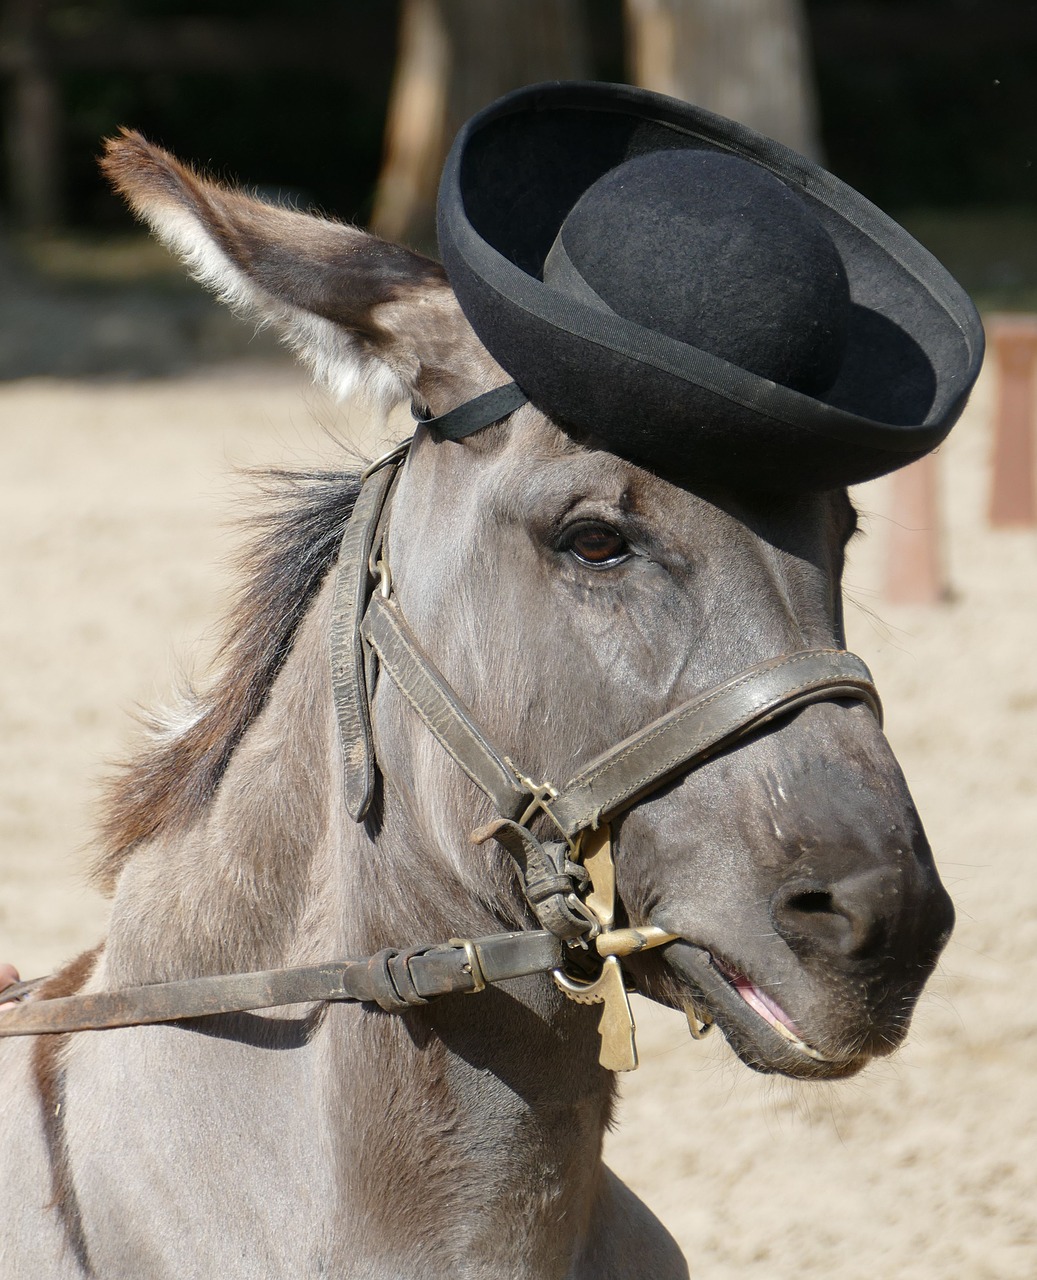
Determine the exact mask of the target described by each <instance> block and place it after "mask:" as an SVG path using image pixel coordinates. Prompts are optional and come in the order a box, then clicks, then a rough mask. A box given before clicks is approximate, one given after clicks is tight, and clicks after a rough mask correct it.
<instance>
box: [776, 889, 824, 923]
mask: <svg viewBox="0 0 1037 1280" xmlns="http://www.w3.org/2000/svg"><path fill="white" fill-rule="evenodd" d="M785 905H786V907H787V908H788V910H789V911H798V912H799V913H800V914H801V915H805V916H813V915H822V914H830V913H831V912H832V911H833V906H832V895H831V894H830V893H825V892H824V891H823V890H821V889H807V890H806V891H804V892H803V893H794V894H793V895H792V897H791V898H789V900H788V902H787V903H786V904H785Z"/></svg>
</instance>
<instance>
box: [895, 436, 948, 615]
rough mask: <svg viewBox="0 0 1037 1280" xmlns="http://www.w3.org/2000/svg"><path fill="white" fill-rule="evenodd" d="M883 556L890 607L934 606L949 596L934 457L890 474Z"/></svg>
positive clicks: (928, 457)
mask: <svg viewBox="0 0 1037 1280" xmlns="http://www.w3.org/2000/svg"><path fill="white" fill-rule="evenodd" d="M891 483H892V486H893V510H892V515H891V525H890V537H889V546H888V549H887V552H886V597H887V599H889V600H891V601H892V602H893V603H894V604H938V603H939V601H941V600H946V599H947V596H948V594H949V591H948V585H947V579H946V569H945V566H944V563H943V550H942V545H941V537H940V532H941V531H940V487H939V463H938V457H937V455H936V454H935V453H929V454H926V456H925V457H924V458H919V459H918V461H917V462H912V463H911V465H910V466H908V467H904V468H902V469H901V470H900V471H897V472H895V473H894V474H893V476H892V480H891Z"/></svg>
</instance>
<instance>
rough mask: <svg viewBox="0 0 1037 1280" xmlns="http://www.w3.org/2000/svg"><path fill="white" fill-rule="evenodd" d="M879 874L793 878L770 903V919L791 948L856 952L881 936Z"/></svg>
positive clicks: (875, 941)
mask: <svg viewBox="0 0 1037 1280" xmlns="http://www.w3.org/2000/svg"><path fill="white" fill-rule="evenodd" d="M880 880H881V877H873V876H872V875H870V874H868V873H864V874H863V875H858V876H849V877H846V878H845V879H843V880H839V881H837V882H836V883H835V884H833V885H831V886H827V887H826V886H824V885H821V884H818V883H817V881H811V880H807V881H803V880H800V881H792V882H791V883H789V884H786V885H783V886H782V888H780V889H779V890H778V891H777V893H776V894H775V895H774V897H773V899H772V901H771V920H772V922H773V924H774V927H775V929H776V930H777V931H778V933H779V934H780V935H781V936H782V937H783V938H784V939H785V941H786V942H788V943H789V945H790V946H792V947H793V948H794V949H795V950H799V951H821V952H826V953H828V954H833V953H834V954H839V955H844V956H860V955H861V954H862V953H863V952H865V951H870V950H872V949H873V948H874V947H875V946H877V945H878V944H879V943H880V941H881V937H882V935H883V934H884V927H883V919H884V915H885V905H886V904H885V903H884V901H883V894H882V893H881V892H880V888H881V885H880V883H879V882H880Z"/></svg>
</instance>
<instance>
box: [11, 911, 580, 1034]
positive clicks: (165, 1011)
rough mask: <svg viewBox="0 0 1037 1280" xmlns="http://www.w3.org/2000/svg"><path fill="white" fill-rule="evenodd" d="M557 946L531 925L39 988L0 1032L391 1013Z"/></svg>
mask: <svg viewBox="0 0 1037 1280" xmlns="http://www.w3.org/2000/svg"><path fill="white" fill-rule="evenodd" d="M562 947H563V944H562V941H561V939H559V938H557V937H555V936H554V934H552V933H549V932H548V931H547V930H545V929H535V930H534V929H531V930H524V931H521V932H518V933H500V934H492V935H491V936H489V937H485V938H476V939H474V940H471V941H468V940H459V939H451V941H450V942H449V943H442V944H439V945H435V946H430V947H417V948H413V949H411V950H409V951H406V952H398V951H395V950H392V949H389V950H386V951H380V952H379V953H378V954H377V955H375V956H372V957H371V958H370V959H369V960H342V961H338V962H335V963H331V964H317V965H306V966H303V967H301V968H295V969H268V970H265V971H263V972H259V973H245V974H220V975H216V976H213V977H206V978H187V979H184V980H182V981H179V982H160V983H154V984H151V985H148V986H141V987H129V988H126V989H124V990H121V991H98V992H91V993H90V994H87V995H74V996H60V997H57V998H55V999H53V1000H48V999H47V998H46V996H41V997H39V998H37V999H33V1000H29V1001H27V1002H25V1003H22V1004H19V1005H17V1006H16V1007H15V1008H14V1009H11V1010H10V1011H8V1012H6V1013H2V1014H0V1037H2V1036H29V1035H58V1034H61V1033H64V1032H68V1031H101V1030H106V1029H108V1028H111V1027H128V1026H140V1025H145V1024H148V1023H155V1022H174V1021H179V1020H180V1019H182V1018H198V1017H211V1016H212V1015H214V1014H221V1013H241V1012H244V1011H246V1010H249V1009H273V1008H277V1007H279V1006H281V1005H291V1004H309V1003H312V1002H315V1001H320V1002H323V1001H331V1002H342V1001H356V1002H364V1003H372V1004H377V1005H379V1006H380V1007H381V1008H382V1009H385V1010H386V1011H388V1012H399V1011H401V1010H403V1009H406V1008H410V1007H413V1006H414V1005H421V1004H427V1003H428V1001H429V1000H432V999H435V998H436V997H437V996H443V995H451V994H457V993H463V992H472V991H481V990H482V988H483V987H484V986H486V985H488V984H492V983H495V982H506V981H507V980H508V979H510V978H521V977H525V976H527V975H529V974H535V973H546V972H550V971H551V970H553V969H557V968H559V967H560V966H561V964H562Z"/></svg>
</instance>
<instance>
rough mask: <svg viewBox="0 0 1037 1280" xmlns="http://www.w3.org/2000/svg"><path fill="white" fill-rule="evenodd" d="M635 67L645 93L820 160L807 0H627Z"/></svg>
mask: <svg viewBox="0 0 1037 1280" xmlns="http://www.w3.org/2000/svg"><path fill="white" fill-rule="evenodd" d="M625 3H626V20H627V48H628V59H629V62H628V65H629V69H630V74H631V77H632V79H633V80H634V82H635V83H636V84H639V85H642V86H644V87H645V88H646V89H654V90H656V91H657V92H658V93H668V94H670V95H671V96H673V97H675V98H683V99H685V100H686V101H688V102H694V103H697V104H698V105H699V106H701V107H706V108H707V109H708V110H709V111H716V112H718V113H719V114H720V115H722V116H728V117H730V118H731V119H732V120H738V121H740V122H741V123H742V124H747V125H749V126H750V128H753V129H757V130H759V132H760V133H764V134H767V136H768V137H771V138H776V139H777V140H778V141H779V142H784V143H785V144H786V145H787V146H790V147H792V148H793V149H794V150H796V151H799V152H801V153H802V154H803V155H806V156H809V157H810V158H811V159H814V160H817V159H819V158H820V154H821V146H820V141H819V138H818V131H817V108H816V99H815V94H814V82H813V73H812V70H811V66H810V53H809V48H808V37H807V28H806V18H805V15H804V13H803V7H802V4H801V2H800V0H625Z"/></svg>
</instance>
